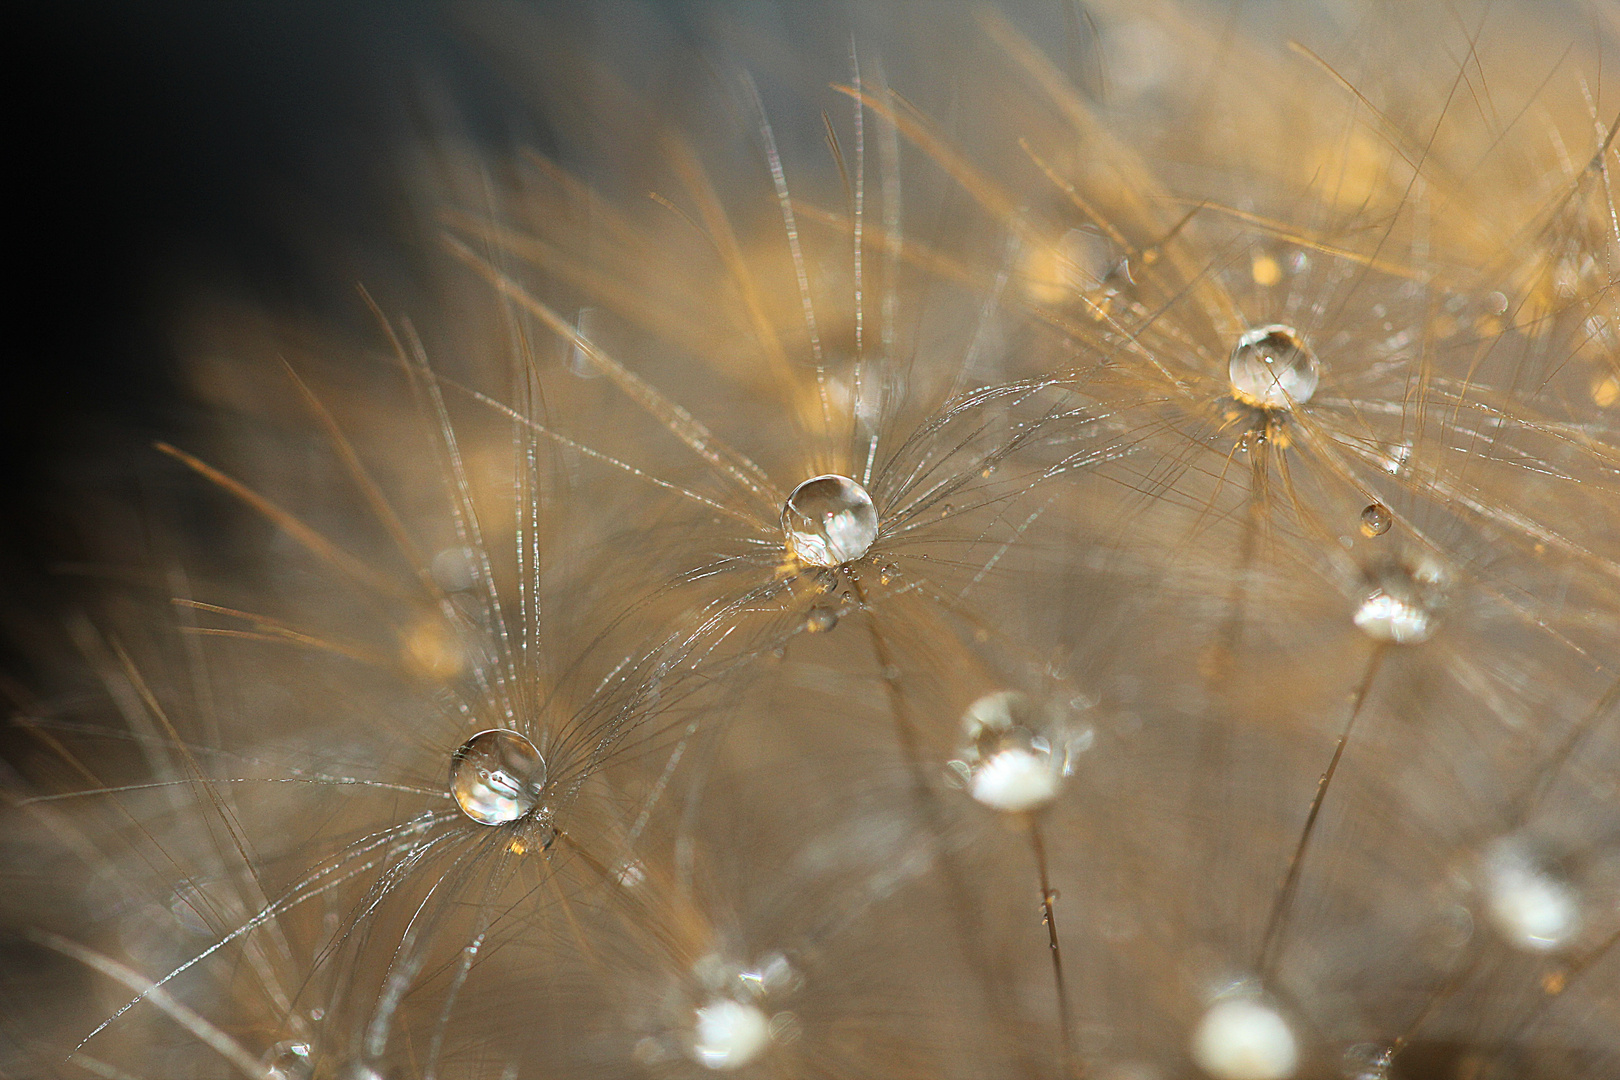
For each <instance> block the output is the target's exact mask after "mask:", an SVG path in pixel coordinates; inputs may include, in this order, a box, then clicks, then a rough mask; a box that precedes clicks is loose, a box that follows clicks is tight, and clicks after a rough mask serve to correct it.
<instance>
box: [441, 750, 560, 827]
mask: <svg viewBox="0 0 1620 1080" xmlns="http://www.w3.org/2000/svg"><path fill="white" fill-rule="evenodd" d="M545 783H546V763H545V761H544V760H543V759H542V758H541V757H540V751H538V750H536V749H535V748H534V744H533V743H531V742H530V741H529V740H528V739H526V738H524V737H523V736H522V735H520V734H518V733H517V732H515V731H508V730H507V729H505V728H494V729H492V730H489V731H481V732H479V733H478V734H477V735H474V736H473V737H472V738H470V739H468V740H467V741H466V742H465V743H463V744H462V745H461V747H460V748H459V749H457V750H456V752H455V753H454V754H452V755H451V757H450V794H451V795H452V796H454V798H455V800H456V804H457V805H458V806H460V807H461V810H462V813H464V814H466V815H467V816H468V817H470V818H472V819H473V820H474V821H476V822H478V823H479V824H481V825H505V824H507V823H508V822H512V821H516V820H517V819H518V818H520V817H522V816H523V815H525V814H527V813H529V811H531V810H533V809H534V808H535V806H537V805H538V804H539V802H540V792H541V789H542V788H544V787H545Z"/></svg>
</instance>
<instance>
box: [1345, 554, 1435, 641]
mask: <svg viewBox="0 0 1620 1080" xmlns="http://www.w3.org/2000/svg"><path fill="white" fill-rule="evenodd" d="M1444 593H1445V574H1444V572H1443V571H1442V570H1441V569H1440V565H1439V564H1438V563H1437V562H1435V561H1434V560H1433V559H1430V558H1427V557H1419V558H1415V559H1409V560H1391V561H1387V562H1381V563H1378V564H1376V565H1375V566H1373V567H1372V569H1371V570H1369V571H1368V573H1367V576H1366V585H1365V591H1364V592H1363V593H1362V597H1361V602H1360V603H1359V604H1358V605H1357V607H1356V612H1355V615H1354V616H1353V619H1354V622H1355V624H1356V626H1357V627H1359V628H1360V629H1361V631H1362V633H1364V634H1366V635H1367V636H1368V637H1370V638H1372V639H1373V640H1374V641H1381V642H1388V643H1391V644H1395V645H1420V644H1422V643H1423V642H1425V641H1428V640H1429V638H1431V637H1433V636H1434V631H1435V626H1436V624H1437V622H1438V619H1437V618H1436V613H1437V611H1438V610H1439V607H1440V605H1441V602H1442V601H1443V600H1444Z"/></svg>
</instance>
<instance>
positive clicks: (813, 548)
mask: <svg viewBox="0 0 1620 1080" xmlns="http://www.w3.org/2000/svg"><path fill="white" fill-rule="evenodd" d="M782 529H783V531H784V532H786V533H787V546H788V550H789V551H791V552H793V554H794V555H795V556H797V557H798V559H799V561H800V562H805V563H809V564H810V565H811V566H841V565H843V564H844V563H847V562H853V561H854V560H856V559H859V558H860V557H861V556H862V555H865V554H866V553H867V552H868V551H870V550H871V548H872V543H873V542H874V541H875V540H877V534H878V517H877V510H876V509H875V508H874V507H873V506H872V497H871V496H870V495H868V494H867V493H866V489H865V488H863V487H861V485H859V484H857V483H856V482H855V481H853V480H851V479H850V478H849V477H847V476H837V475H835V474H828V475H826V476H817V477H813V478H811V479H809V480H806V481H805V482H804V483H802V484H800V485H799V486H798V487H796V488H794V489H793V494H791V495H789V496H788V500H787V502H786V504H784V505H783V507H782Z"/></svg>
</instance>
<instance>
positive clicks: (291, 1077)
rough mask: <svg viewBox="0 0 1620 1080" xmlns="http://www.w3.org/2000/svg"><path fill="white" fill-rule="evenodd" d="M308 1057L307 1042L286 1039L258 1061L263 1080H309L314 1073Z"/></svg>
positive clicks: (266, 1052) (267, 1051)
mask: <svg viewBox="0 0 1620 1080" xmlns="http://www.w3.org/2000/svg"><path fill="white" fill-rule="evenodd" d="M309 1056H310V1050H309V1043H307V1042H298V1041H296V1040H293V1039H288V1040H286V1041H285V1042H278V1043H276V1045H274V1046H272V1047H271V1048H270V1049H268V1050H266V1051H265V1052H264V1056H263V1057H261V1058H260V1059H259V1064H260V1065H261V1066H262V1067H263V1068H264V1080H309V1078H310V1076H312V1075H313V1073H314V1069H313V1066H312V1065H311V1064H310V1060H309Z"/></svg>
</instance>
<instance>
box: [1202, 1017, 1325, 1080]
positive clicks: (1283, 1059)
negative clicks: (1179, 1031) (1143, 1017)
mask: <svg viewBox="0 0 1620 1080" xmlns="http://www.w3.org/2000/svg"><path fill="white" fill-rule="evenodd" d="M1192 1057H1193V1060H1194V1061H1196V1062H1197V1063H1198V1067H1199V1068H1200V1069H1203V1070H1204V1071H1205V1072H1206V1073H1208V1074H1209V1075H1210V1076H1212V1077H1214V1078H1215V1080H1288V1078H1289V1077H1291V1076H1293V1075H1294V1071H1295V1070H1296V1069H1297V1068H1298V1067H1299V1046H1298V1044H1297V1043H1296V1042H1295V1039H1294V1033H1293V1031H1292V1030H1290V1029H1289V1027H1288V1022H1287V1021H1286V1020H1284V1019H1283V1018H1282V1017H1281V1016H1280V1015H1278V1013H1277V1011H1276V1010H1275V1009H1273V1008H1271V1007H1270V1006H1269V1005H1265V1004H1262V1003H1261V1002H1258V1001H1250V1000H1247V999H1244V998H1227V999H1225V1000H1222V1001H1217V1002H1216V1003H1215V1004H1214V1005H1211V1006H1210V1008H1209V1011H1208V1012H1206V1013H1205V1014H1204V1018H1203V1019H1202V1020H1200V1021H1199V1022H1198V1028H1197V1030H1195V1031H1194V1032H1193V1039H1192Z"/></svg>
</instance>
